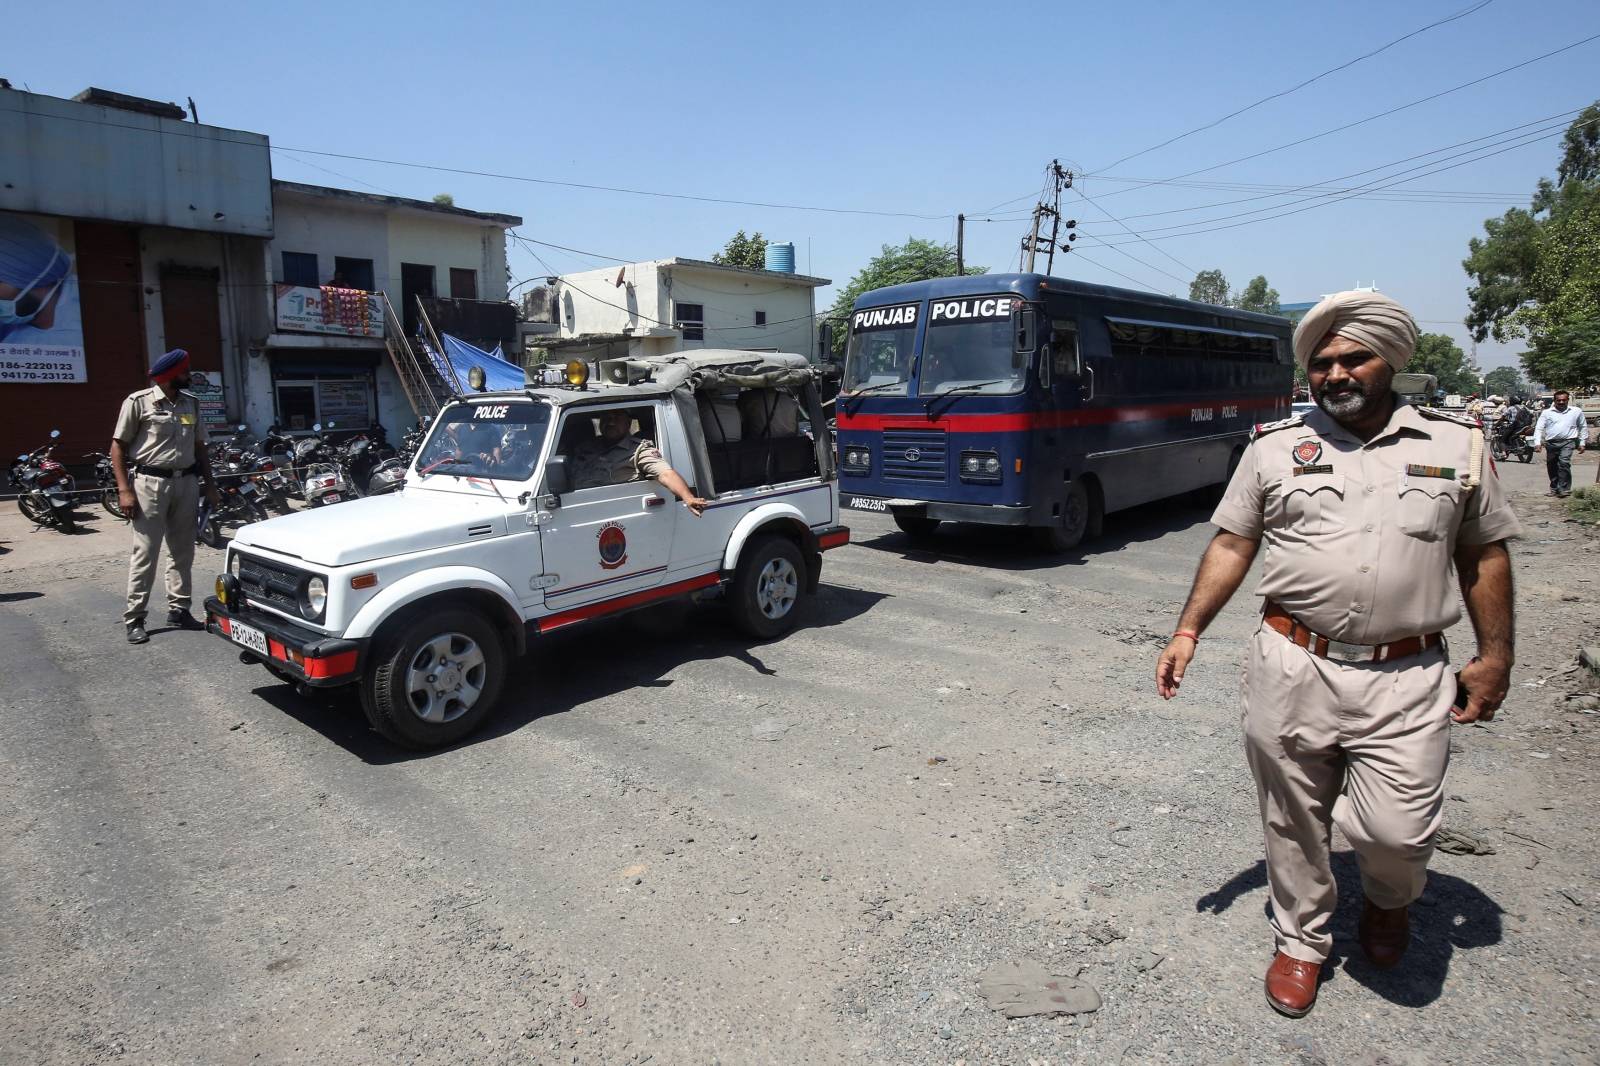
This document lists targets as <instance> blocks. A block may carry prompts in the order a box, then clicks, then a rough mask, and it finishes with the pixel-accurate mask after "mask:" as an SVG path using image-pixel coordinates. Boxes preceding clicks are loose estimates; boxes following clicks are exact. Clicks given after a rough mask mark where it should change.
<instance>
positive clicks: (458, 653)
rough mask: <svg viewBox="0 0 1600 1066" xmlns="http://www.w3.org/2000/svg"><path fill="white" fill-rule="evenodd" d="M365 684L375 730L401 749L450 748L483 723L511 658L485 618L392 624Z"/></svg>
mask: <svg viewBox="0 0 1600 1066" xmlns="http://www.w3.org/2000/svg"><path fill="white" fill-rule="evenodd" d="M392 625H393V629H392V631H390V632H387V633H385V634H381V635H380V638H379V640H378V642H377V643H376V644H375V645H374V646H373V663H372V666H371V668H370V669H369V670H368V671H367V675H366V677H365V678H363V679H362V683H361V706H362V709H363V710H365V711H366V714H367V720H368V721H369V722H371V723H372V728H374V729H376V730H377V731H378V732H379V733H382V734H383V736H384V737H385V738H387V739H388V740H390V741H393V742H394V743H396V744H399V745H400V746H402V747H406V748H413V749H418V750H423V749H427V748H437V747H442V746H443V745H445V744H452V743H454V742H455V741H457V740H460V739H461V738H462V737H464V736H466V735H467V734H468V733H471V732H472V731H473V730H475V729H477V728H478V726H479V725H480V724H482V722H483V720H484V718H485V717H486V716H487V715H488V713H489V711H490V709H491V708H493V706H494V703H495V700H497V699H498V698H499V696H500V690H501V688H502V687H503V686H504V684H505V675H506V666H507V661H506V652H505V647H504V645H503V644H502V643H501V640H500V635H499V634H498V633H497V632H496V631H495V629H494V627H493V626H492V625H490V624H489V623H488V622H487V621H485V620H484V619H483V618H482V616H480V615H478V614H475V613H474V612H472V611H468V610H464V609H462V608H448V609H446V610H442V611H433V612H430V613H428V614H425V615H424V614H417V615H413V616H411V617H410V618H409V619H398V620H396V623H392Z"/></svg>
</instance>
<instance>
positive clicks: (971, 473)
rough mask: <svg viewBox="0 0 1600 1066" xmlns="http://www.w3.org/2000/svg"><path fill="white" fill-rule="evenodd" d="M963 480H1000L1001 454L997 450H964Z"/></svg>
mask: <svg viewBox="0 0 1600 1066" xmlns="http://www.w3.org/2000/svg"><path fill="white" fill-rule="evenodd" d="M960 470H961V480H962V481H977V482H989V483H994V482H998V481H999V480H1000V456H999V455H998V454H997V453H995V452H962V453H961V463H960Z"/></svg>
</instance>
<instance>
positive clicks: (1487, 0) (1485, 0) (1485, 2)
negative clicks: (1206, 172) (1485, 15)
mask: <svg viewBox="0 0 1600 1066" xmlns="http://www.w3.org/2000/svg"><path fill="white" fill-rule="evenodd" d="M1492 3H1494V0H1481V2H1480V3H1477V4H1474V5H1473V6H1472V7H1469V8H1467V9H1466V10H1464V11H1458V12H1456V13H1455V14H1454V15H1451V16H1449V17H1447V18H1442V19H1439V20H1438V21H1437V22H1430V23H1428V24H1427V25H1426V26H1423V27H1422V28H1421V29H1416V30H1412V31H1411V32H1410V33H1408V34H1406V35H1405V36H1404V37H1396V38H1395V39H1394V40H1392V41H1390V42H1389V43H1388V44H1386V45H1383V46H1382V47H1381V48H1374V49H1373V50H1372V51H1370V52H1366V53H1364V54H1362V55H1358V56H1356V57H1355V58H1354V59H1347V60H1345V61H1344V62H1343V63H1340V64H1339V65H1338V66H1336V67H1329V68H1328V69H1327V70H1325V71H1323V72H1322V73H1321V74H1314V75H1312V76H1311V77H1309V78H1307V79H1306V80H1305V81H1303V82H1301V83H1300V84H1298V85H1293V86H1290V87H1289V88H1287V89H1283V90H1280V91H1278V92H1275V93H1273V94H1271V95H1270V96H1263V97H1262V98H1261V99H1259V100H1257V101H1255V102H1254V103H1251V104H1246V105H1245V106H1243V107H1241V108H1239V109H1238V110H1237V111H1230V112H1228V113H1227V114H1226V115H1223V116H1222V117H1221V118H1219V119H1214V120H1213V121H1211V122H1207V123H1206V124H1205V125H1203V126H1196V127H1195V128H1194V129H1192V130H1188V131H1186V132H1184V133H1180V134H1178V135H1177V136H1176V137H1168V138H1167V139H1166V140H1164V141H1162V142H1161V143H1160V144H1153V145H1151V146H1150V147H1149V148H1141V149H1139V150H1138V151H1137V152H1134V153H1132V154H1131V155H1125V156H1123V157H1122V158H1121V159H1119V160H1117V161H1116V162H1115V163H1112V164H1110V165H1108V166H1106V167H1103V168H1102V169H1104V170H1110V169H1111V168H1112V167H1116V166H1121V165H1122V164H1123V163H1126V162H1127V161H1128V160H1130V159H1137V158H1139V157H1140V156H1142V155H1147V154H1149V153H1150V152H1154V151H1156V150H1157V149H1159V148H1165V147H1166V146H1167V145H1169V144H1175V143H1177V142H1178V141H1181V140H1183V139H1184V138H1185V137H1192V136H1194V135H1195V134H1197V133H1203V132H1205V131H1206V130H1209V129H1212V128H1214V127H1216V126H1220V125H1222V124H1223V123H1224V122H1226V121H1228V120H1229V119H1231V118H1238V117H1239V116H1240V115H1242V114H1244V113H1245V112H1246V111H1251V110H1254V109H1255V108H1258V107H1260V106H1261V105H1262V104H1265V103H1269V102H1271V101H1273V100H1278V99H1281V98H1282V97H1285V96H1289V95H1290V94H1292V93H1297V92H1299V91H1300V90H1301V89H1304V88H1305V87H1306V86H1307V85H1310V84H1312V83H1313V82H1318V81H1321V80H1322V79H1323V78H1326V77H1327V76H1328V75H1330V74H1337V73H1338V72H1339V71H1341V70H1344V69H1346V68H1347V67H1353V66H1355V65H1356V64H1357V63H1360V62H1361V61H1362V60H1364V59H1371V58H1372V57H1373V56H1375V55H1378V54H1379V53H1382V52H1387V51H1388V50H1389V49H1391V48H1393V47H1394V46H1395V45H1397V44H1400V43H1402V42H1405V41H1409V40H1410V39H1411V38H1413V37H1416V36H1417V35H1419V34H1423V33H1427V32H1428V31H1429V30H1431V29H1436V28H1437V27H1439V26H1444V25H1447V24H1449V23H1451V22H1455V21H1456V20H1457V19H1464V18H1466V17H1467V16H1468V15H1473V14H1476V13H1477V12H1479V11H1482V10H1483V9H1484V8H1486V7H1488V6H1489V5H1490V4H1492Z"/></svg>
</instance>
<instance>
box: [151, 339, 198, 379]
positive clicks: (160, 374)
mask: <svg viewBox="0 0 1600 1066" xmlns="http://www.w3.org/2000/svg"><path fill="white" fill-rule="evenodd" d="M188 370H189V353H188V352H186V351H184V350H183V349H182V348H174V349H172V351H170V352H168V353H167V354H166V355H163V356H162V357H161V358H160V359H157V360H156V364H155V366H152V367H151V368H150V380H151V381H154V382H155V383H156V384H158V385H159V384H161V383H163V382H167V381H171V380H173V379H174V378H178V377H182V376H183V375H184V374H186V373H187V372H188Z"/></svg>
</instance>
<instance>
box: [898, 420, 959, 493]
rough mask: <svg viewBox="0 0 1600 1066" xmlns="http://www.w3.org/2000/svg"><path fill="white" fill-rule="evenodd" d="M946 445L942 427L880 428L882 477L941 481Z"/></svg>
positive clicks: (943, 473) (902, 479) (943, 478)
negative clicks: (881, 429)
mask: <svg viewBox="0 0 1600 1066" xmlns="http://www.w3.org/2000/svg"><path fill="white" fill-rule="evenodd" d="M947 466H948V463H947V461H946V445H945V437H944V430H942V429H886V430H884V431H883V476H884V477H886V478H892V479H894V480H896V481H921V482H925V483H931V482H940V481H944V480H945V476H946V468H947Z"/></svg>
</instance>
